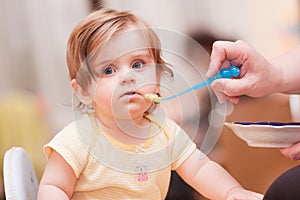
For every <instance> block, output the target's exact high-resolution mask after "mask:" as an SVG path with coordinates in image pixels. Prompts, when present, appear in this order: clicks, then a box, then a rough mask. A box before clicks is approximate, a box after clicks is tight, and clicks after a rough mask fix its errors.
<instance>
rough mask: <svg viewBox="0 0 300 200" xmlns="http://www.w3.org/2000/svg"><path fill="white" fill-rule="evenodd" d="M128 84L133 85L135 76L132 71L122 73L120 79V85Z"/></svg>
mask: <svg viewBox="0 0 300 200" xmlns="http://www.w3.org/2000/svg"><path fill="white" fill-rule="evenodd" d="M129 83H135V75H134V72H133V71H132V70H129V71H126V72H124V73H123V74H122V76H121V78H120V84H121V85H125V84H129Z"/></svg>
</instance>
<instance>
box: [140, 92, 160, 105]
mask: <svg viewBox="0 0 300 200" xmlns="http://www.w3.org/2000/svg"><path fill="white" fill-rule="evenodd" d="M144 97H145V99H148V100H150V101H153V102H156V103H158V102H159V96H158V95H157V94H145V96H144Z"/></svg>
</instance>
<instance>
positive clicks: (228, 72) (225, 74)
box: [159, 65, 240, 102]
mask: <svg viewBox="0 0 300 200" xmlns="http://www.w3.org/2000/svg"><path fill="white" fill-rule="evenodd" d="M239 74H240V68H238V67H236V66H234V65H232V66H231V67H229V68H223V69H221V70H220V72H219V73H217V74H215V75H214V76H212V77H210V78H208V79H206V80H204V81H202V82H200V83H198V84H196V85H194V86H192V87H190V88H188V89H186V90H183V91H181V92H179V93H177V94H175V95H173V96H169V97H165V98H161V97H160V98H159V101H160V102H161V101H169V100H171V99H174V98H176V97H179V96H181V95H183V94H186V93H188V92H191V91H194V90H197V89H200V88H202V87H205V86H208V85H210V84H211V83H212V82H213V81H214V80H216V79H220V78H232V77H237V76H238V75H239Z"/></svg>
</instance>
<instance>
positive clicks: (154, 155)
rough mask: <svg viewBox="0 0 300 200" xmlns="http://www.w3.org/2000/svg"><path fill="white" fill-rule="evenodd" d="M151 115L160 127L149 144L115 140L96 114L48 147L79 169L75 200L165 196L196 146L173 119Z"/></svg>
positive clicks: (73, 125) (69, 127) (47, 150)
mask: <svg viewBox="0 0 300 200" xmlns="http://www.w3.org/2000/svg"><path fill="white" fill-rule="evenodd" d="M147 118H148V119H149V120H150V121H151V122H152V123H151V124H152V126H158V127H159V129H158V130H160V131H159V132H158V133H156V134H153V135H152V137H151V138H149V139H148V140H147V142H146V143H145V144H144V145H138V146H133V145H128V144H122V143H120V142H119V141H116V140H115V139H114V138H112V137H111V136H109V135H108V134H106V133H104V132H103V131H101V130H99V129H97V128H95V119H94V114H93V113H92V114H86V115H84V116H83V117H82V118H80V119H78V120H75V121H73V122H71V123H70V124H69V125H67V126H66V127H65V128H64V129H63V130H62V131H60V132H59V133H58V134H57V135H56V136H55V137H54V138H53V139H52V140H51V141H50V142H49V143H48V144H47V145H45V146H44V151H45V154H46V156H47V157H49V156H50V154H51V152H52V151H53V150H55V151H56V152H58V153H59V154H60V155H61V156H62V157H63V158H64V159H65V160H66V162H67V163H68V164H69V165H70V166H71V167H72V169H73V170H74V173H75V175H76V177H77V178H78V180H77V183H76V186H75V190H74V194H73V197H72V199H73V200H77V199H80V200H83V199H109V200H111V199H122V200H124V199H151V200H155V199H164V198H165V197H166V195H167V191H168V187H169V182H170V174H171V170H175V169H176V168H177V167H178V166H180V165H181V163H182V162H183V161H184V160H185V159H186V158H187V157H188V156H189V155H190V154H191V153H192V152H193V151H194V150H195V148H196V145H195V144H194V143H193V142H192V140H191V139H190V138H189V137H188V135H187V134H186V133H185V132H184V131H183V130H182V129H181V128H180V127H179V126H178V125H177V124H176V123H175V122H173V121H172V120H170V119H168V118H164V119H162V118H161V117H159V116H153V115H149V116H148V117H147ZM153 130H157V129H153Z"/></svg>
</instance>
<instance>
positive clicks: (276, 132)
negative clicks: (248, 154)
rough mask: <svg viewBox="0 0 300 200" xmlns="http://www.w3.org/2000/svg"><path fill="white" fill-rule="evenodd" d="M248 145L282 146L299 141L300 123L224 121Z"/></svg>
mask: <svg viewBox="0 0 300 200" xmlns="http://www.w3.org/2000/svg"><path fill="white" fill-rule="evenodd" d="M225 125H226V126H228V127H229V128H231V130H232V131H233V132H234V133H235V134H236V135H237V136H238V137H239V138H240V139H242V140H244V141H245V142H246V143H247V144H248V145H249V146H252V147H267V148H282V147H289V146H291V145H293V144H295V143H297V142H300V123H296V122H291V123H281V122H231V123H230V122H225Z"/></svg>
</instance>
